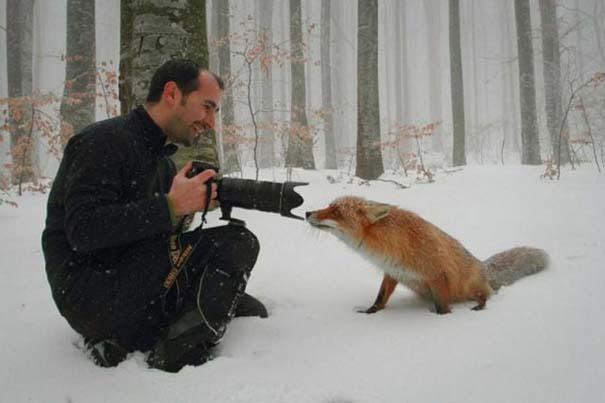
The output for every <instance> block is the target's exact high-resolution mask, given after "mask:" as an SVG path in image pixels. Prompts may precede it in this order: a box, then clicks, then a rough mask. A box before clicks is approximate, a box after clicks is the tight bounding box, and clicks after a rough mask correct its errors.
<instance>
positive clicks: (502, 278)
mask: <svg viewBox="0 0 605 403" xmlns="http://www.w3.org/2000/svg"><path fill="white" fill-rule="evenodd" d="M483 263H484V264H485V266H486V267H487V280H488V282H489V285H490V286H491V287H492V289H493V290H494V291H497V290H498V289H499V288H500V287H502V286H507V285H511V284H512V283H514V282H515V281H517V280H519V279H521V278H523V277H526V276H529V275H532V274H534V273H538V272H539V271H542V270H544V269H545V268H546V267H548V264H549V257H548V254H547V253H546V252H544V251H543V250H542V249H537V248H529V247H526V246H521V247H518V248H512V249H508V250H505V251H504V252H500V253H498V254H495V255H494V256H492V257H490V258H489V259H487V260H485V261H484V262H483Z"/></svg>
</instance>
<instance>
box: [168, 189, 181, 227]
mask: <svg viewBox="0 0 605 403" xmlns="http://www.w3.org/2000/svg"><path fill="white" fill-rule="evenodd" d="M164 197H165V198H166V205H167V206H168V212H169V213H170V222H171V223H172V226H173V227H174V226H176V225H177V224H178V223H179V219H178V217H177V216H176V214H175V212H174V204H173V203H172V199H170V196H169V195H168V194H165V195H164Z"/></svg>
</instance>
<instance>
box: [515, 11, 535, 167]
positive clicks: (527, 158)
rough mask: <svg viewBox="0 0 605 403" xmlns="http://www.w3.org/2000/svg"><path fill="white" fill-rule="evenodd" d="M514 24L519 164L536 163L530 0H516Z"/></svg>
mask: <svg viewBox="0 0 605 403" xmlns="http://www.w3.org/2000/svg"><path fill="white" fill-rule="evenodd" d="M515 21H516V23H517V51H518V60H519V88H520V100H521V163H522V164H525V165H539V164H541V163H542V160H541V158H540V138H539V136H538V117H537V114H536V86H535V79H534V47H533V44H532V34H531V15H530V8H529V0H515Z"/></svg>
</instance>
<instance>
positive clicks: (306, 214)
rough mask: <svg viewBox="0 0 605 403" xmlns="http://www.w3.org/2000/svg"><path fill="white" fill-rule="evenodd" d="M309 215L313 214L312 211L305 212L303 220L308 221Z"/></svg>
mask: <svg viewBox="0 0 605 403" xmlns="http://www.w3.org/2000/svg"><path fill="white" fill-rule="evenodd" d="M311 214H313V212H312V211H307V212H306V213H305V218H306V219H307V220H308V219H309V217H310V216H311Z"/></svg>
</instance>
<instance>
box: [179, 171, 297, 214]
mask: <svg viewBox="0 0 605 403" xmlns="http://www.w3.org/2000/svg"><path fill="white" fill-rule="evenodd" d="M207 169H213V170H215V171H216V172H219V169H218V168H217V167H215V166H213V165H210V164H206V163H204V162H201V161H193V167H192V168H191V170H190V171H189V172H187V174H186V176H187V177H188V178H191V177H193V176H195V175H198V174H199V173H201V172H202V171H205V170H207ZM211 180H212V181H213V182H214V183H216V185H217V199H218V201H219V203H220V205H221V209H222V210H223V215H224V216H225V217H227V218H228V217H230V212H228V213H227V214H225V212H226V211H230V209H231V208H232V207H240V208H245V209H249V210H259V211H265V212H269V213H278V214H281V215H282V216H284V217H290V218H296V219H299V220H304V218H302V217H299V216H296V215H294V214H292V213H291V210H292V209H293V208H296V207H298V206H300V205H301V204H302V203H303V202H304V199H303V198H302V196H301V195H299V194H298V193H296V191H295V190H294V188H295V187H296V186H301V185H308V183H307V182H284V183H279V182H267V181H255V180H252V179H238V178H225V177H221V176H220V175H218V176H216V177H214V178H212V179H211Z"/></svg>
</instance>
